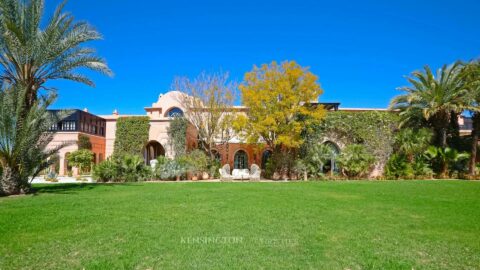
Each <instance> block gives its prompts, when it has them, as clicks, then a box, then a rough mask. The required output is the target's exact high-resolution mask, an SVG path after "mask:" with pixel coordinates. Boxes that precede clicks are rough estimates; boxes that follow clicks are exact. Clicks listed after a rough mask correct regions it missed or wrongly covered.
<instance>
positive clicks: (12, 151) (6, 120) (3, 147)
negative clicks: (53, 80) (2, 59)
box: [0, 88, 66, 195]
mask: <svg viewBox="0 0 480 270" xmlns="http://www.w3.org/2000/svg"><path fill="white" fill-rule="evenodd" d="M26 94H27V91H26V90H25V89H21V88H17V89H7V90H5V91H3V92H0V138H1V139H0V167H2V168H3V172H2V176H1V177H2V178H1V179H0V195H2V194H4V195H11V194H18V193H21V192H26V191H28V189H29V186H30V184H29V181H28V180H29V178H30V177H31V178H33V177H35V176H36V175H38V174H39V173H40V172H41V171H42V170H44V169H46V168H47V167H48V166H50V165H51V163H52V162H54V159H50V157H52V156H54V155H55V154H56V153H57V151H58V150H59V149H60V148H62V147H64V146H65V145H66V144H64V145H59V146H56V147H54V148H50V149H47V145H48V144H49V143H50V142H51V140H52V139H53V134H51V133H49V132H48V129H49V128H50V127H51V126H52V125H53V124H56V123H57V122H58V118H57V117H56V116H55V115H54V114H52V113H49V112H48V111H47V108H48V106H49V105H50V104H51V103H52V102H53V101H54V100H55V95H54V94H52V95H49V97H42V98H40V99H38V100H37V101H35V102H34V103H33V104H32V106H31V107H30V108H29V110H24V108H23V106H24V105H23V102H24V100H25V97H26ZM19 121H22V123H23V124H22V125H21V126H20V128H18V127H19V125H18V122H19Z"/></svg>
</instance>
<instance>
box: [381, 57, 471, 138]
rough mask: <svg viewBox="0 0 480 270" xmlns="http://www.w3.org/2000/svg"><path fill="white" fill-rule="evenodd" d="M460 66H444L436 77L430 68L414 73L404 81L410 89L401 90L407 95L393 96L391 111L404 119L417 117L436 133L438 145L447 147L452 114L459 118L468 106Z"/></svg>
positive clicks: (403, 88) (457, 64) (458, 64)
mask: <svg viewBox="0 0 480 270" xmlns="http://www.w3.org/2000/svg"><path fill="white" fill-rule="evenodd" d="M461 67H462V65H461V63H459V62H457V63H454V64H453V65H450V66H446V65H444V66H443V67H442V68H441V69H439V70H438V71H437V73H436V75H434V74H433V72H432V70H431V69H430V67H429V66H425V70H424V71H423V72H422V71H415V72H413V73H412V76H411V77H409V78H407V80H408V81H409V82H410V84H411V86H407V87H402V88H400V90H402V91H404V92H406V93H405V94H403V95H399V96H397V97H395V98H394V99H393V100H392V101H391V103H390V108H391V109H395V110H399V111H400V115H401V116H402V117H403V118H404V120H406V121H408V120H409V119H413V118H415V117H417V118H418V116H421V117H423V119H425V120H426V121H428V122H429V123H430V124H431V126H432V127H433V128H434V130H435V135H436V140H437V144H438V145H439V146H441V147H446V146H447V129H448V127H449V125H450V122H451V121H456V120H457V119H452V114H453V115H459V114H460V113H461V112H463V111H464V110H465V109H468V108H469V106H468V104H467V102H466V99H465V97H466V96H467V94H468V90H467V88H466V87H465V83H464V81H463V80H462V79H461V76H460V70H461Z"/></svg>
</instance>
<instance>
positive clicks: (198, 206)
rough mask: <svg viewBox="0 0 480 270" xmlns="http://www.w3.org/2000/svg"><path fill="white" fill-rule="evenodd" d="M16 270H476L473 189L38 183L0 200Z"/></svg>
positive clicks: (479, 187)
mask: <svg viewBox="0 0 480 270" xmlns="http://www.w3.org/2000/svg"><path fill="white" fill-rule="evenodd" d="M222 237H229V238H227V240H225V239H223V238H222ZM225 241H226V242H225ZM18 268H27V269H51V268H56V269H83V268H85V269H112V268H117V269H118V268H123V269H184V268H200V269H238V268H242V269H245V268H254V269H262V268H263V269H279V268H290V269H291V268H296V269H304V268H310V269H319V268H322V269H478V268H480V182H467V181H389V182H367V181H353V182H352V181H349V182H309V183H165V184H162V183H140V184H124V185H59V186H48V187H47V186H42V187H40V190H39V192H38V193H37V194H36V195H33V196H21V197H13V198H0V269H18Z"/></svg>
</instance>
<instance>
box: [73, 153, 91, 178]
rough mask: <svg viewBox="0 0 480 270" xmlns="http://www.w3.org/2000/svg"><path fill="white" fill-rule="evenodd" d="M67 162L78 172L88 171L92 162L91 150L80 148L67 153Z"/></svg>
mask: <svg viewBox="0 0 480 270" xmlns="http://www.w3.org/2000/svg"><path fill="white" fill-rule="evenodd" d="M67 160H68V163H69V164H70V165H71V166H74V167H77V168H78V171H79V173H86V172H90V167H91V165H92V162H93V152H92V151H90V150H88V149H81V150H77V151H75V152H72V153H70V154H68V156H67Z"/></svg>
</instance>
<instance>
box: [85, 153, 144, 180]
mask: <svg viewBox="0 0 480 270" xmlns="http://www.w3.org/2000/svg"><path fill="white" fill-rule="evenodd" d="M151 177H152V172H151V169H150V167H149V166H146V165H145V163H144V161H143V159H142V158H141V157H139V156H136V155H124V156H122V157H115V158H109V159H107V160H104V161H102V162H100V163H99V164H98V165H96V166H95V167H94V169H93V178H94V179H95V180H97V181H99V182H138V181H144V180H149V179H151Z"/></svg>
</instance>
